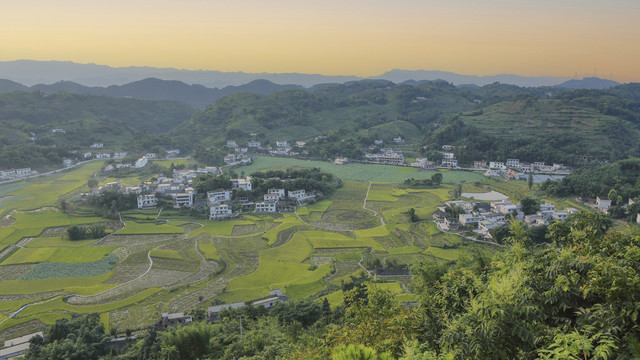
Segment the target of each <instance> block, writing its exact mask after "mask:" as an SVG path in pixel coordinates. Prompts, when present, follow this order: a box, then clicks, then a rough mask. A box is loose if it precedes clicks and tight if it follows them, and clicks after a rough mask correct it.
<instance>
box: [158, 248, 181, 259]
mask: <svg viewBox="0 0 640 360" xmlns="http://www.w3.org/2000/svg"><path fill="white" fill-rule="evenodd" d="M150 255H151V257H155V258H164V259H178V260H184V258H183V257H182V255H180V252H179V251H178V250H168V249H153V250H151V253H150Z"/></svg>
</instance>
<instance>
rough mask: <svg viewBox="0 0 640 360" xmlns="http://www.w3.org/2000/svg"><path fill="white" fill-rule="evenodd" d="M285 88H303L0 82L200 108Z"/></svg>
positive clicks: (1, 89) (8, 86) (0, 86)
mask: <svg viewBox="0 0 640 360" xmlns="http://www.w3.org/2000/svg"><path fill="white" fill-rule="evenodd" d="M286 89H303V87H302V86H300V85H277V84H274V83H272V82H271V81H268V80H253V81H251V82H250V83H248V84H244V85H240V86H227V87H224V88H222V89H211V88H208V87H205V86H202V85H188V84H185V83H183V82H181V81H176V80H160V79H156V78H147V79H143V80H139V81H134V82H132V83H128V84H124V85H111V86H109V87H100V86H92V87H89V86H84V85H81V84H78V83H75V82H72V81H59V82H56V83H53V84H50V85H45V84H37V85H33V86H31V87H28V86H25V85H22V84H20V83H17V82H15V81H11V80H3V79H0V93H5V92H11V91H40V92H42V93H45V94H55V93H60V92H61V93H68V94H82V95H87V94H88V95H104V96H112V97H125V98H134V99H141V100H174V101H179V102H182V103H185V104H189V105H191V106H194V107H197V108H200V109H204V108H205V107H206V106H207V105H209V104H211V103H213V102H215V101H216V100H219V99H222V98H223V97H225V96H227V95H231V94H236V93H240V92H250V93H254V94H261V95H269V94H271V93H274V92H278V91H282V90H286Z"/></svg>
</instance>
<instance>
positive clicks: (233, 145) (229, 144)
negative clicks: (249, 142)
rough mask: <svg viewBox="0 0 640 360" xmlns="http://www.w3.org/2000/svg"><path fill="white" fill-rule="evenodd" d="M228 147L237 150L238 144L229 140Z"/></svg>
mask: <svg viewBox="0 0 640 360" xmlns="http://www.w3.org/2000/svg"><path fill="white" fill-rule="evenodd" d="M227 147H230V148H235V147H238V144H236V142H235V141H234V140H227Z"/></svg>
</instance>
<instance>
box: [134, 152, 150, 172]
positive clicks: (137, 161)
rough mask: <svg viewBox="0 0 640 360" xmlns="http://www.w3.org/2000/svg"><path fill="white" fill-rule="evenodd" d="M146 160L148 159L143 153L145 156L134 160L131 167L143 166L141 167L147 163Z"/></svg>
mask: <svg viewBox="0 0 640 360" xmlns="http://www.w3.org/2000/svg"><path fill="white" fill-rule="evenodd" d="M148 161H149V160H148V158H147V156H146V155H145V156H143V157H141V158H140V159H138V160H136V162H135V163H134V164H133V167H134V168H136V169H140V168H143V167H145V166H146V165H147V162H148Z"/></svg>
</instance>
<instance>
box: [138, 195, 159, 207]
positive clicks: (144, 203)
mask: <svg viewBox="0 0 640 360" xmlns="http://www.w3.org/2000/svg"><path fill="white" fill-rule="evenodd" d="M156 205H158V199H156V196H155V195H139V196H138V209H146V208H152V207H155V206H156Z"/></svg>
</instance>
